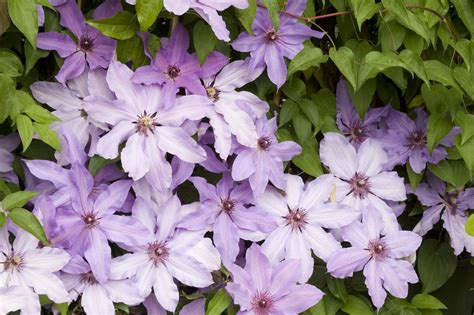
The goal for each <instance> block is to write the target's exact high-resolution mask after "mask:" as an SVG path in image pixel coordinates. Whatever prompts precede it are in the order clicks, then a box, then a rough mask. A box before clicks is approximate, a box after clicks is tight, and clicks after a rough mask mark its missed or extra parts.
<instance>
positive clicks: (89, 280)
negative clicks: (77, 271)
mask: <svg viewBox="0 0 474 315" xmlns="http://www.w3.org/2000/svg"><path fill="white" fill-rule="evenodd" d="M80 281H81V282H82V283H86V284H96V283H98V281H97V280H96V278H95V277H94V275H93V274H92V272H88V273H83V274H82V275H81V279H80Z"/></svg>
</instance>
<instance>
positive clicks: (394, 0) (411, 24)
mask: <svg viewBox="0 0 474 315" xmlns="http://www.w3.org/2000/svg"><path fill="white" fill-rule="evenodd" d="M382 3H383V6H384V7H385V8H386V9H387V10H388V11H389V12H390V13H392V14H393V15H395V16H396V18H397V22H398V23H400V24H402V25H403V26H405V27H406V28H408V29H411V30H412V31H414V32H415V33H417V34H418V35H420V36H421V37H423V38H424V39H425V40H426V41H429V40H430V31H429V29H428V26H427V25H426V23H424V21H423V20H422V19H421V18H420V17H419V16H418V15H417V14H415V13H413V12H411V11H409V10H407V8H406V7H405V4H404V3H403V1H402V0H382Z"/></svg>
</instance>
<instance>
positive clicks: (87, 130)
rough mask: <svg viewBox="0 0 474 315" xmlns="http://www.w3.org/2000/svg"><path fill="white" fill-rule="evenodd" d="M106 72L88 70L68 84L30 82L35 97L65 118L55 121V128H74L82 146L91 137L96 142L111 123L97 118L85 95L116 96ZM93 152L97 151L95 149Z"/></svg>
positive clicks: (58, 130) (56, 129) (53, 127)
mask: <svg viewBox="0 0 474 315" xmlns="http://www.w3.org/2000/svg"><path fill="white" fill-rule="evenodd" d="M105 75H106V72H105V71H104V70H103V69H96V70H88V71H85V72H83V73H82V74H81V75H80V76H79V77H77V78H75V79H72V80H70V81H68V82H67V83H66V84H67V87H66V86H64V85H63V84H59V83H55V82H35V83H33V84H32V85H31V86H30V90H31V93H32V94H33V96H34V98H35V99H36V100H37V101H38V102H40V103H43V104H47V105H48V106H51V107H52V108H54V109H55V110H54V111H53V114H54V115H56V116H57V117H58V118H60V119H61V121H60V122H57V123H54V124H53V125H52V129H53V130H55V131H56V132H58V133H61V129H68V130H74V133H75V136H76V137H77V139H78V140H79V142H80V143H81V146H82V148H85V147H86V145H87V144H88V143H89V140H90V139H91V138H92V139H91V141H92V142H93V143H96V142H97V141H98V136H99V134H100V133H101V131H100V129H107V125H104V124H100V123H99V122H97V121H95V120H93V119H92V118H91V117H90V116H89V115H88V113H87V111H86V109H85V106H84V98H85V97H86V96H89V95H92V94H93V95H97V96H102V97H105V98H107V99H109V100H113V99H114V98H115V97H114V95H113V93H112V92H111V91H110V90H109V88H108V86H107V84H106V83H105V84H104V82H105ZM90 154H92V155H93V154H94V150H91V152H90Z"/></svg>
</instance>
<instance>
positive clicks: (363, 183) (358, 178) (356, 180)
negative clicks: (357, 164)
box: [349, 173, 370, 199]
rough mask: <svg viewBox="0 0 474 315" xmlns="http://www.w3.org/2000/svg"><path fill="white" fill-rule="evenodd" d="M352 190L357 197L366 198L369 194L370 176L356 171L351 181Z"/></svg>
mask: <svg viewBox="0 0 474 315" xmlns="http://www.w3.org/2000/svg"><path fill="white" fill-rule="evenodd" d="M349 184H350V186H351V192H352V193H354V196H355V197H356V198H361V199H364V198H365V197H367V195H368V194H369V188H370V183H369V178H368V177H366V176H365V175H362V174H359V173H355V175H354V177H352V178H351V180H350V181H349Z"/></svg>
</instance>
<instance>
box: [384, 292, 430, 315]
mask: <svg viewBox="0 0 474 315" xmlns="http://www.w3.org/2000/svg"><path fill="white" fill-rule="evenodd" d="M387 310H388V311H387ZM379 314H380V315H395V314H396V315H421V312H420V311H419V310H417V309H416V308H415V307H414V306H413V305H411V304H410V302H408V301H406V300H402V299H397V298H394V297H392V296H388V297H387V299H386V300H385V304H384V306H383V308H382V310H381V311H380V312H379Z"/></svg>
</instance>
